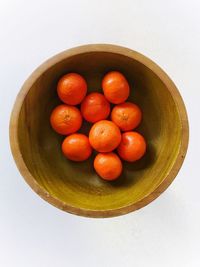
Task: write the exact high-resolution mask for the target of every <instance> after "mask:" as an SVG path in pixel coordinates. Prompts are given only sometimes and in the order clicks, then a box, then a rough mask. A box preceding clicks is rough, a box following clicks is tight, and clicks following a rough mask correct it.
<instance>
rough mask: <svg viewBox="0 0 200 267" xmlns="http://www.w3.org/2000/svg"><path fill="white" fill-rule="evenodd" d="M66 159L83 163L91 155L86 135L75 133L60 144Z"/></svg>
mask: <svg viewBox="0 0 200 267" xmlns="http://www.w3.org/2000/svg"><path fill="white" fill-rule="evenodd" d="M62 151H63V154H64V155H65V157H66V158H68V159H70V160H73V161H84V160H86V159H88V158H89V157H90V155H91V154H92V147H91V145H90V143H89V139H88V137H87V136H86V135H84V134H80V133H75V134H71V135H69V136H67V137H66V138H65V139H64V141H63V143H62Z"/></svg>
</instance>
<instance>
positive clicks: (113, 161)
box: [94, 152, 122, 181]
mask: <svg viewBox="0 0 200 267" xmlns="http://www.w3.org/2000/svg"><path fill="white" fill-rule="evenodd" d="M94 169H95V171H96V172H97V174H98V175H99V176H100V177H101V178H103V179H104V180H107V181H112V180H115V179H117V178H118V177H119V176H120V174H121V173H122V162H121V160H120V158H119V157H118V156H117V155H116V154H115V153H113V152H110V153H99V154H97V156H96V158H95V159H94Z"/></svg>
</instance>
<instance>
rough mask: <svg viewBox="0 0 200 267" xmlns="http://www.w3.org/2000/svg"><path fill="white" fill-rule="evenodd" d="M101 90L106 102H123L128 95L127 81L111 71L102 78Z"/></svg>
mask: <svg viewBox="0 0 200 267" xmlns="http://www.w3.org/2000/svg"><path fill="white" fill-rule="evenodd" d="M102 88H103V92H104V95H105V97H106V98H107V100H108V101H109V102H111V103H113V104H120V103H123V102H125V101H126V100H127V98H128V96H129V94H130V87H129V84H128V81H127V80H126V78H125V77H124V75H123V74H122V73H120V72H118V71H111V72H109V73H107V74H106V75H105V76H104V78H103V80H102Z"/></svg>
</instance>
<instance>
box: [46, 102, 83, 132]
mask: <svg viewBox="0 0 200 267" xmlns="http://www.w3.org/2000/svg"><path fill="white" fill-rule="evenodd" d="M50 123H51V126H52V128H53V129H54V130H55V131H56V132H57V133H59V134H63V135H67V134H71V133H75V132H76V131H78V130H79V129H80V127H81V125H82V116H81V113H80V111H79V110H78V109H77V108H76V107H73V106H69V105H64V104H62V105H59V106H57V107H56V108H55V109H54V110H53V111H52V113H51V116H50Z"/></svg>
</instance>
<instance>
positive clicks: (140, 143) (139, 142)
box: [117, 132, 146, 162]
mask: <svg viewBox="0 0 200 267" xmlns="http://www.w3.org/2000/svg"><path fill="white" fill-rule="evenodd" d="M117 152H118V154H119V156H120V157H121V158H122V159H124V160H126V161H129V162H133V161H136V160H139V159H140V158H141V157H142V156H143V155H144V154H145V152H146V142H145V139H144V137H143V136H142V135H141V134H139V133H137V132H126V133H123V134H122V140H121V143H120V145H119V146H118V149H117Z"/></svg>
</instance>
